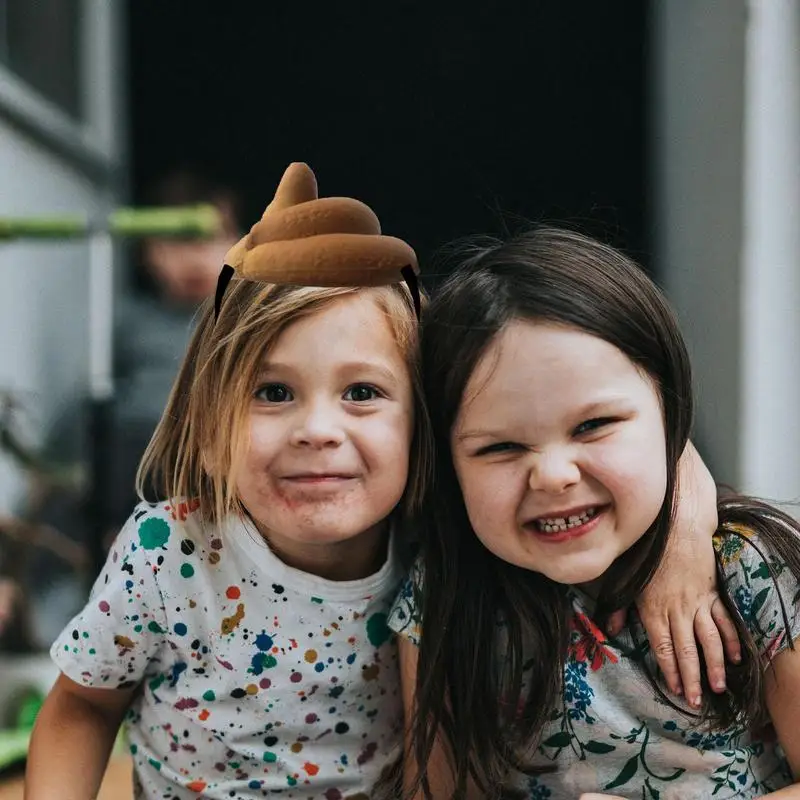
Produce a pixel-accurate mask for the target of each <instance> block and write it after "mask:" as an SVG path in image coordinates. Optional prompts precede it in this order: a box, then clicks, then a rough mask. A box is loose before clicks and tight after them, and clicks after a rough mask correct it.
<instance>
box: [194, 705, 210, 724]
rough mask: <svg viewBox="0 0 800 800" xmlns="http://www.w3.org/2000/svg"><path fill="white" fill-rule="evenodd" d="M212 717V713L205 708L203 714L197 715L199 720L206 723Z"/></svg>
mask: <svg viewBox="0 0 800 800" xmlns="http://www.w3.org/2000/svg"><path fill="white" fill-rule="evenodd" d="M210 716H211V712H210V711H209V710H208V709H207V708H204V709H203V710H202V711H201V712H200V713H199V714H198V715H197V717H198V719H199V720H200V721H201V722H205V721H206V720H207V719H208V718H209V717H210Z"/></svg>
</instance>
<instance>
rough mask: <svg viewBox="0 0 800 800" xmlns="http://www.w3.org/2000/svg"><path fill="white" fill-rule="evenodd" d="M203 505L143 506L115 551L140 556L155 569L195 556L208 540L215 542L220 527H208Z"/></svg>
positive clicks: (166, 503)
mask: <svg viewBox="0 0 800 800" xmlns="http://www.w3.org/2000/svg"><path fill="white" fill-rule="evenodd" d="M199 505H200V504H199V502H197V501H192V500H188V501H178V502H175V503H169V502H165V503H145V502H141V503H139V504H138V505H137V506H136V508H135V509H134V510H133V513H132V514H131V515H130V517H129V518H128V521H127V522H126V523H125V525H124V526H123V528H122V530H121V531H120V533H119V535H118V536H117V538H116V539H115V541H114V545H113V548H112V551H113V550H114V549H116V550H119V551H122V552H124V553H126V554H132V553H137V554H138V557H139V558H140V559H141V560H144V561H147V562H152V563H153V565H154V566H157V565H163V564H164V563H165V562H169V561H172V560H174V559H176V558H179V557H181V556H182V555H183V556H186V555H191V553H192V552H194V550H195V548H196V547H197V546H198V545H200V544H201V543H202V542H203V541H204V540H206V539H207V538H210V539H213V538H214V536H215V535H216V534H215V531H216V526H211V525H208V524H206V523H204V522H203V521H202V519H201V517H200V511H199Z"/></svg>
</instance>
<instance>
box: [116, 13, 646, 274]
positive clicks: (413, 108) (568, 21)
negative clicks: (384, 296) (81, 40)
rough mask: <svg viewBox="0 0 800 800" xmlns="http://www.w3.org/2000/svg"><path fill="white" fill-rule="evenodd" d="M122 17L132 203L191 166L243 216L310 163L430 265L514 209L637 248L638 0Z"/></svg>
mask: <svg viewBox="0 0 800 800" xmlns="http://www.w3.org/2000/svg"><path fill="white" fill-rule="evenodd" d="M534 6H535V7H534ZM212 8H213V9H216V12H215V13H211V12H210V9H212ZM199 9H209V10H199ZM128 13H129V21H130V25H129V26H128V30H129V37H130V38H129V42H128V53H129V58H130V75H131V92H130V109H129V114H130V119H131V123H132V141H131V146H132V159H133V167H134V170H133V176H134V183H133V189H134V193H135V195H136V196H137V197H140V196H141V192H142V189H143V187H144V185H145V184H146V182H147V181H148V180H150V179H151V178H152V177H154V176H156V175H157V174H158V173H159V172H160V171H161V170H163V169H166V168H167V167H169V166H171V165H172V164H174V163H175V162H182V163H183V162H187V163H188V162H191V163H200V164H202V165H203V166H204V167H206V168H208V169H210V170H213V171H214V172H215V173H216V174H217V175H219V176H221V177H222V178H223V179H225V180H228V181H230V182H232V183H233V184H234V185H235V186H236V187H237V188H239V189H240V190H241V192H242V193H243V198H244V212H245V214H244V218H245V222H246V223H247V224H248V225H249V224H250V223H252V222H253V221H255V220H256V219H257V217H258V216H259V215H260V213H261V211H262V210H263V207H264V206H265V205H266V203H267V202H268V201H269V199H270V198H271V193H272V191H273V190H274V187H275V185H276V182H277V180H278V178H279V177H280V174H281V172H282V170H283V168H284V167H285V166H286V164H287V163H288V162H290V161H295V160H305V161H308V162H309V163H310V165H311V166H312V168H313V169H314V170H315V172H316V173H317V177H318V180H319V182H320V190H321V193H322V194H325V195H333V194H347V195H350V196H354V197H357V198H359V199H362V200H364V201H365V202H367V203H369V204H370V205H372V207H373V208H374V209H375V210H376V211H377V213H378V215H379V217H380V218H381V222H382V224H383V229H384V231H385V232H386V233H390V234H394V235H398V236H401V237H406V238H407V239H408V240H409V241H410V242H411V243H412V244H413V245H414V246H415V247H416V249H417V251H418V253H419V255H420V257H421V261H422V266H423V272H424V271H425V263H426V261H428V260H429V258H430V256H431V255H432V253H433V251H434V250H435V249H436V248H437V247H439V246H440V245H441V244H443V243H444V242H446V241H447V240H449V239H451V238H453V237H456V236H461V235H465V234H469V233H487V232H488V233H499V232H502V231H503V230H504V229H505V227H508V228H510V229H512V230H513V229H515V228H518V227H519V225H520V221H521V220H520V218H524V219H534V220H538V219H542V218H546V219H549V220H558V221H567V222H571V223H573V224H578V225H580V226H581V227H583V228H584V229H588V230H589V232H591V233H594V234H596V235H600V236H601V237H603V238H605V239H606V240H608V241H611V242H613V243H614V244H617V245H618V246H621V247H623V248H625V249H627V250H628V251H629V252H632V253H633V254H634V255H635V256H637V257H639V258H640V260H644V261H645V262H646V261H647V257H646V254H647V251H648V250H649V246H648V244H649V241H648V240H649V236H648V213H647V205H646V199H647V197H646V187H647V184H648V181H647V174H646V152H645V142H646V134H647V131H646V97H645V87H646V86H647V75H646V66H647V52H646V33H647V4H646V3H644V2H640V3H625V4H622V3H620V4H613V3H594V2H588V1H587V2H569V3H567V2H563V0H539V2H536V3H535V4H534V3H531V2H530V0H528V2H515V3H505V4H503V3H500V4H497V5H493V6H490V4H489V3H486V2H483V3H480V4H477V3H462V4H458V5H455V4H453V5H452V7H451V8H442V7H437V8H434V7H432V4H431V6H430V7H427V8H426V7H424V6H423V4H422V3H416V2H405V3H402V2H396V3H394V4H391V5H390V4H383V3H381V4H374V5H373V6H372V7H371V8H368V7H367V6H366V4H362V3H352V4H344V3H338V4H323V3H321V2H320V3H310V4H299V3H298V4H295V5H294V8H293V9H292V10H289V9H288V4H285V5H284V6H283V7H281V6H280V5H279V4H275V3H263V4H262V3H259V4H256V3H250V2H248V3H244V2H235V0H234V1H233V2H227V3H224V4H219V5H217V4H214V5H213V6H212V5H210V4H209V5H206V6H204V5H203V4H192V5H190V4H188V3H164V2H157V1H156V0H136V2H132V3H129V10H128Z"/></svg>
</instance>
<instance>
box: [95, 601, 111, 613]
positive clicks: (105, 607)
mask: <svg viewBox="0 0 800 800" xmlns="http://www.w3.org/2000/svg"><path fill="white" fill-rule="evenodd" d="M97 607H98V608H99V609H100V610H101V611H102V612H103V613H104V614H108V612H109V611H111V606H110V605H109V604H108V602H107V601H106V600H101V601H100V603H99V604H98V606H97Z"/></svg>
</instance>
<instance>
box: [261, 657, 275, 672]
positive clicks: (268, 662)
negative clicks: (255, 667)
mask: <svg viewBox="0 0 800 800" xmlns="http://www.w3.org/2000/svg"><path fill="white" fill-rule="evenodd" d="M263 664H264V666H265V667H266V668H267V669H272V667H277V666H278V659H277V658H275V656H267V657H266V658H265V659H264V661H263Z"/></svg>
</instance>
